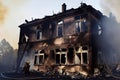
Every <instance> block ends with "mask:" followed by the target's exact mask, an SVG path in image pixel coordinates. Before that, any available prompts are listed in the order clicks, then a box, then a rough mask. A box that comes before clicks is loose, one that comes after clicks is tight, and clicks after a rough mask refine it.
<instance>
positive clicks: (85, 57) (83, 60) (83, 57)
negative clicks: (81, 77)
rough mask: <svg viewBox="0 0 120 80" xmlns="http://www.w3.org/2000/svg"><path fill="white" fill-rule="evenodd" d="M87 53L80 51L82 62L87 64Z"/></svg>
mask: <svg viewBox="0 0 120 80" xmlns="http://www.w3.org/2000/svg"><path fill="white" fill-rule="evenodd" d="M87 59H88V58H87V53H82V64H87V61H88V60H87Z"/></svg>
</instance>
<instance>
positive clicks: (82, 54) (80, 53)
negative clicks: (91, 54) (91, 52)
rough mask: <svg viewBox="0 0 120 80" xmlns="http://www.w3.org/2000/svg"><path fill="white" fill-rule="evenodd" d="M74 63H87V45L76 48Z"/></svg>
mask: <svg viewBox="0 0 120 80" xmlns="http://www.w3.org/2000/svg"><path fill="white" fill-rule="evenodd" d="M75 56H76V59H75V64H88V46H81V47H79V48H78V49H76V55H75Z"/></svg>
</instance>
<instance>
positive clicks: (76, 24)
mask: <svg viewBox="0 0 120 80" xmlns="http://www.w3.org/2000/svg"><path fill="white" fill-rule="evenodd" d="M80 28H81V22H80V21H77V22H76V23H75V31H76V33H79V32H80Z"/></svg>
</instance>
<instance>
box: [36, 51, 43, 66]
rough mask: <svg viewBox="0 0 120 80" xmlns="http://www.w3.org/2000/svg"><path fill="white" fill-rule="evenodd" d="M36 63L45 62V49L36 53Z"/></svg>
mask: <svg viewBox="0 0 120 80" xmlns="http://www.w3.org/2000/svg"><path fill="white" fill-rule="evenodd" d="M34 64H35V65H42V64H44V50H40V51H38V53H37V54H35V60H34Z"/></svg>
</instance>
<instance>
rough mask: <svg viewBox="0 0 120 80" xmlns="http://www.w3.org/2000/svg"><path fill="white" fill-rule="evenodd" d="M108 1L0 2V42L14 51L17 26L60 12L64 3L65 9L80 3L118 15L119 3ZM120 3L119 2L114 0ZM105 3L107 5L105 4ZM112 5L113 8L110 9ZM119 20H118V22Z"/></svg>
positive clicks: (40, 0) (32, 0)
mask: <svg viewBox="0 0 120 80" xmlns="http://www.w3.org/2000/svg"><path fill="white" fill-rule="evenodd" d="M108 1H109V0H104V1H102V0H0V40H2V39H4V38H5V39H6V40H7V41H8V42H9V43H10V44H11V45H12V46H13V47H14V49H16V48H18V41H19V30H20V29H19V27H18V26H19V25H21V24H23V23H25V19H27V20H28V21H31V20H32V19H38V18H43V17H44V16H46V15H53V13H59V12H61V5H62V4H63V3H66V5H67V9H71V8H78V7H79V6H80V3H81V2H84V3H87V4H88V5H92V6H93V7H94V8H95V9H97V10H100V11H101V12H103V13H104V14H105V15H108V14H109V12H110V11H113V13H114V15H118V13H117V12H115V11H116V8H119V6H115V5H116V4H117V5H119V4H120V3H117V2H115V1H114V0H111V1H114V2H115V3H114V2H110V3H109V4H108ZM116 1H118V2H120V1H119V0H116ZM105 3H107V5H106V4H105ZM113 3H114V6H115V8H110V5H111V4H113ZM119 19H120V18H118V20H119Z"/></svg>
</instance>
